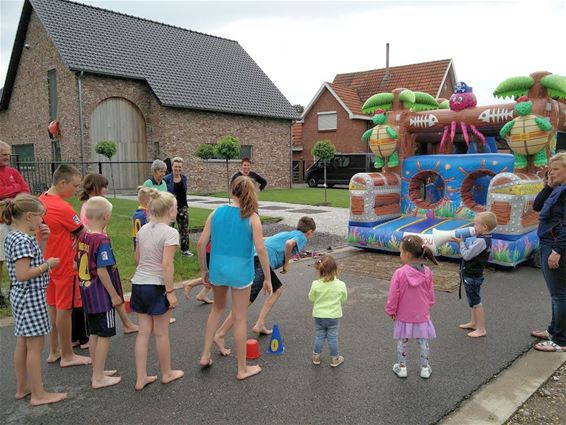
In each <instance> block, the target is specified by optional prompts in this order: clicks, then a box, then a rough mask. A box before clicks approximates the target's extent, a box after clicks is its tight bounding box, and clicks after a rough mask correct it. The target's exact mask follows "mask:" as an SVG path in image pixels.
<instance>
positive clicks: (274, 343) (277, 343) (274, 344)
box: [271, 339, 279, 351]
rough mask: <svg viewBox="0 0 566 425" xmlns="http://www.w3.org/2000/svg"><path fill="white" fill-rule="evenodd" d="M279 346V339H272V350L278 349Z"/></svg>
mask: <svg viewBox="0 0 566 425" xmlns="http://www.w3.org/2000/svg"><path fill="white" fill-rule="evenodd" d="M278 348H279V341H277V340H276V339H274V340H273V341H271V351H277V349H278Z"/></svg>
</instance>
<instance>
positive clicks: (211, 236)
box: [197, 176, 272, 380]
mask: <svg viewBox="0 0 566 425" xmlns="http://www.w3.org/2000/svg"><path fill="white" fill-rule="evenodd" d="M231 197H232V203H231V204H230V205H223V206H221V207H219V208H217V209H216V211H214V212H213V213H212V214H210V216H208V219H207V221H206V224H205V226H204V230H203V232H202V235H201V237H200V239H199V241H198V245H197V250H198V255H199V264H200V270H201V274H202V281H203V283H204V285H206V286H208V287H212V291H213V293H214V303H213V306H212V310H211V312H210V315H209V316H208V321H207V324H206V333H205V338H204V347H203V350H202V354H201V358H200V362H199V363H200V365H201V367H209V366H210V365H212V360H211V350H212V343H213V339H214V335H215V333H216V330H217V329H218V326H219V324H220V319H221V317H222V315H223V313H224V308H225V307H226V299H227V297H228V289H230V292H231V294H232V313H233V315H234V337H235V347H236V356H237V359H238V371H237V374H236V378H237V379H239V380H243V379H246V378H249V377H251V376H254V375H257V374H258V373H259V372H261V367H259V366H258V365H254V366H249V365H247V363H246V336H247V318H248V304H249V299H250V288H251V285H252V283H253V280H254V247H255V250H256V251H257V255H258V257H259V261H260V263H261V267H262V269H263V275H264V276H265V280H264V282H263V289H264V290H265V291H266V293H267V294H269V295H271V292H272V287H271V277H270V272H269V260H268V258H267V251H266V250H265V246H264V243H263V231H262V227H261V221H260V219H259V216H258V214H257V210H258V202H257V194H256V189H255V185H254V183H253V181H252V180H251V179H250V178H248V177H244V176H240V177H237V178H236V179H235V180H234V181H233V182H232V186H231ZM210 240H212V245H211V252H210V271H209V269H208V267H207V264H206V245H207V244H208V242H209V241H210Z"/></svg>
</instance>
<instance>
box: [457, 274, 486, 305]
mask: <svg viewBox="0 0 566 425" xmlns="http://www.w3.org/2000/svg"><path fill="white" fill-rule="evenodd" d="M462 280H463V281H464V289H465V290H466V296H467V297H468V305H469V306H470V307H471V308H473V307H477V306H479V305H481V296H480V289H481V285H482V283H483V276H482V277H471V276H462Z"/></svg>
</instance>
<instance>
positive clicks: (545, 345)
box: [533, 341, 566, 353]
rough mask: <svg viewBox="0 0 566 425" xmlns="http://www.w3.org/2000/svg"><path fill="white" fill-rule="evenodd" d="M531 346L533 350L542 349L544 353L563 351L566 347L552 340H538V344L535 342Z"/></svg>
mask: <svg viewBox="0 0 566 425" xmlns="http://www.w3.org/2000/svg"><path fill="white" fill-rule="evenodd" d="M533 348H534V349H535V350H538V351H544V352H546V353H554V352H556V353H561V352H563V351H566V347H561V346H560V345H558V344H556V343H555V342H552V341H544V342H539V343H538V344H535V345H534V346H533Z"/></svg>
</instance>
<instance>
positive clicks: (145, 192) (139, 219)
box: [132, 186, 152, 252]
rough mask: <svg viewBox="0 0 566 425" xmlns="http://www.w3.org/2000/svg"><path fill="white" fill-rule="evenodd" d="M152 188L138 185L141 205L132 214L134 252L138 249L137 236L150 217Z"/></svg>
mask: <svg viewBox="0 0 566 425" xmlns="http://www.w3.org/2000/svg"><path fill="white" fill-rule="evenodd" d="M151 191H152V189H151V188H150V187H146V186H140V187H138V202H139V204H140V205H139V206H138V208H137V209H136V210H135V211H134V214H133V215H132V238H133V241H134V252H135V251H136V236H137V234H138V232H139V231H140V229H141V228H142V226H143V225H145V224H146V223H147V222H148V220H149V218H148V210H147V208H148V205H149V201H150V199H151V197H150V193H151Z"/></svg>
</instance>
